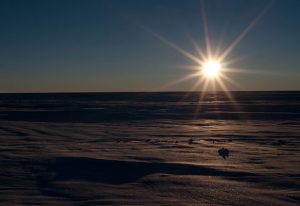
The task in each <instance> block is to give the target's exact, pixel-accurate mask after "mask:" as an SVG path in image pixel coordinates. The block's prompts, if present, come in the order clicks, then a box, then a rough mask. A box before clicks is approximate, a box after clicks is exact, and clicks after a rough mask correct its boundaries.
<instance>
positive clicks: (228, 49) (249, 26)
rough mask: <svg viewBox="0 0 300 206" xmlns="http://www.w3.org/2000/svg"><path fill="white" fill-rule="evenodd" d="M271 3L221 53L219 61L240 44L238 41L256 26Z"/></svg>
mask: <svg viewBox="0 0 300 206" xmlns="http://www.w3.org/2000/svg"><path fill="white" fill-rule="evenodd" d="M271 5H272V4H271V3H269V4H268V5H267V6H266V7H265V9H263V10H262V11H261V12H260V13H259V14H258V15H257V16H256V17H255V18H254V19H253V20H252V22H250V24H249V25H248V26H247V27H246V28H245V29H244V30H243V31H242V33H241V34H240V35H239V36H238V37H237V38H236V39H235V40H234V41H233V42H232V43H231V44H230V45H229V47H228V48H227V49H226V50H225V51H224V52H223V54H222V55H221V56H220V57H219V61H223V60H224V59H225V58H226V57H227V56H228V54H229V53H230V52H231V51H232V50H233V49H234V48H235V47H236V46H237V45H238V44H239V43H240V41H241V40H242V39H243V38H244V37H245V36H246V35H247V34H248V33H249V32H250V30H251V29H252V28H253V27H254V26H255V25H256V24H257V22H258V21H259V20H260V19H261V18H262V17H263V16H264V15H265V14H266V13H267V11H268V10H269V9H270V8H271Z"/></svg>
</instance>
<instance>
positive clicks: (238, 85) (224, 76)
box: [220, 74, 243, 89]
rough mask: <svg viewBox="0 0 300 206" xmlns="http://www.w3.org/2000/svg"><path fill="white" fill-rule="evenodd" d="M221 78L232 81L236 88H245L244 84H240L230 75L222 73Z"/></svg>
mask: <svg viewBox="0 0 300 206" xmlns="http://www.w3.org/2000/svg"><path fill="white" fill-rule="evenodd" d="M220 77H221V79H224V80H226V81H227V82H229V83H231V84H232V85H234V86H235V87H236V88H238V89H243V87H242V85H241V84H239V83H238V82H236V81H234V80H233V79H231V78H229V77H228V76H226V75H225V74H220Z"/></svg>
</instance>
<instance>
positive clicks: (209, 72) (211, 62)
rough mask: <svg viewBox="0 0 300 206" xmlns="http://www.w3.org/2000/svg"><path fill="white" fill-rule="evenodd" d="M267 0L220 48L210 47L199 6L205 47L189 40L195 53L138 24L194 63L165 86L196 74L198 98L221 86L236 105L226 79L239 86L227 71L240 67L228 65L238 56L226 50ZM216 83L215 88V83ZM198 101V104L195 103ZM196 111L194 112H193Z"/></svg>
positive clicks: (253, 22) (248, 27)
mask: <svg viewBox="0 0 300 206" xmlns="http://www.w3.org/2000/svg"><path fill="white" fill-rule="evenodd" d="M270 5H271V4H269V5H268V6H267V7H266V8H265V9H264V10H262V12H261V13H260V14H259V15H257V16H256V17H255V18H254V19H253V21H252V22H251V23H250V24H249V25H248V26H247V27H246V28H245V29H244V30H243V32H242V33H241V34H240V35H238V36H237V38H236V39H235V40H234V41H233V42H232V43H231V44H230V45H229V46H228V47H227V48H225V49H224V48H223V49H222V48H221V47H216V48H213V47H212V45H211V42H210V36H209V31H208V25H207V19H206V13H205V9H204V5H203V6H202V20H203V28H204V30H203V32H204V37H205V47H206V49H203V47H204V46H203V45H202V46H201V45H199V44H198V43H196V41H194V40H193V39H191V40H192V43H193V44H194V46H195V49H196V50H197V54H196V55H195V54H193V53H190V52H188V51H186V50H184V49H182V48H180V47H179V46H177V45H176V44H175V43H173V42H171V41H169V40H167V39H166V38H164V37H162V36H161V35H159V34H157V33H156V32H153V31H151V30H150V29H148V28H146V27H144V26H142V25H140V26H141V27H142V28H143V29H145V30H147V31H149V32H150V33H152V34H153V36H155V37H156V38H158V39H160V40H161V41H162V42H164V43H165V44H167V45H168V46H170V47H172V48H173V49H175V50H176V51H178V52H179V53H181V54H182V55H184V56H185V57H187V58H189V59H190V60H192V61H193V62H194V63H195V64H196V65H189V66H186V67H187V68H191V69H193V70H194V72H193V73H192V74H190V75H187V76H186V77H184V78H182V79H179V80H177V81H175V82H171V83H169V84H167V85H165V87H168V86H172V85H174V84H177V83H179V82H182V81H186V80H189V79H192V78H197V79H198V80H196V82H195V84H194V86H193V87H192V88H191V91H195V90H198V89H199V87H200V90H201V91H202V92H201V95H200V99H199V102H201V101H202V99H203V98H204V95H205V91H207V90H208V89H209V88H210V89H211V88H212V89H213V90H215V91H216V89H221V90H222V91H224V93H225V94H226V95H227V97H228V98H229V99H230V100H232V102H234V105H235V106H236V108H237V109H239V105H238V104H237V103H236V101H235V99H234V97H233V96H232V94H231V93H230V92H229V89H228V86H227V83H229V84H232V85H234V86H235V87H236V86H237V87H239V88H241V87H240V85H239V84H237V83H236V82H235V81H233V80H232V79H231V78H229V76H228V75H227V74H228V73H229V72H240V71H241V70H239V69H236V68H231V67H230V65H231V64H232V63H233V62H235V61H237V60H239V58H237V59H228V56H229V54H230V53H231V52H232V50H233V49H234V48H235V47H236V46H237V45H238V44H239V42H240V41H241V40H242V39H243V38H244V37H245V36H246V35H247V34H248V32H249V31H250V30H251V29H252V28H253V27H254V25H255V24H256V23H257V21H258V20H259V19H260V18H261V17H263V16H264V15H265V13H266V11H267V10H268V9H269V8H270ZM216 86H218V88H217V87H216ZM199 105H200V104H199ZM197 112H198V106H197ZM197 112H196V113H197Z"/></svg>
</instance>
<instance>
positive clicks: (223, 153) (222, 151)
mask: <svg viewBox="0 0 300 206" xmlns="http://www.w3.org/2000/svg"><path fill="white" fill-rule="evenodd" d="M218 153H219V155H220V156H222V157H223V159H224V160H225V159H226V157H229V150H228V149H226V148H224V147H223V148H222V149H219V150H218Z"/></svg>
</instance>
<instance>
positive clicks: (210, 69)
mask: <svg viewBox="0 0 300 206" xmlns="http://www.w3.org/2000/svg"><path fill="white" fill-rule="evenodd" d="M202 72H203V74H204V76H205V77H207V78H216V77H218V76H219V75H220V72H221V63H220V62H218V61H215V60H210V61H207V62H204V64H203V66H202Z"/></svg>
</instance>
